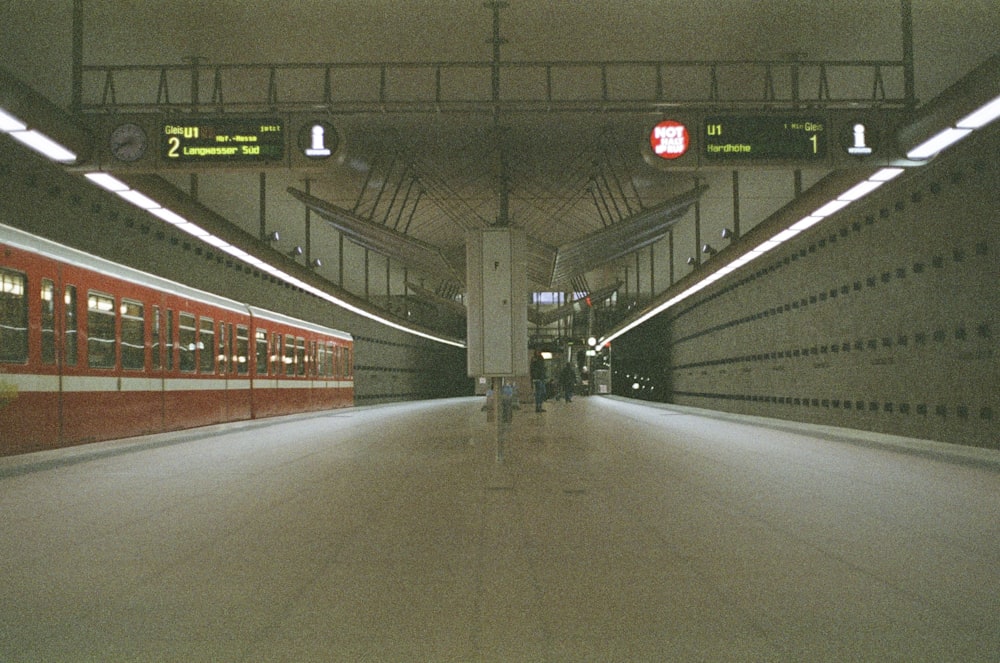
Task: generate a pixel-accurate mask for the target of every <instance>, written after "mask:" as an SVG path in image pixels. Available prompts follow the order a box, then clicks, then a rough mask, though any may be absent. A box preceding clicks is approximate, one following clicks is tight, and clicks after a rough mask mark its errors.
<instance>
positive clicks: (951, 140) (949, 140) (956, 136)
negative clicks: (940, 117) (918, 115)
mask: <svg viewBox="0 0 1000 663" xmlns="http://www.w3.org/2000/svg"><path fill="white" fill-rule="evenodd" d="M971 133H972V129H955V128H953V127H949V128H947V129H945V130H944V131H940V132H938V133H936V134H934V135H933V136H931V137H930V138H928V139H927V140H925V141H924V142H922V143H920V145H917V146H916V147H914V148H913V149H911V150H910V151H909V152H907V153H906V158H907V159H930V158H931V157H932V156H934V155H935V154H937V153H938V152H940V151H941V150H943V149H945V148H946V147H951V146H952V145H954V144H955V143H957V142H958V141H960V140H962V139H963V138H965V137H966V136H968V135H969V134H971Z"/></svg>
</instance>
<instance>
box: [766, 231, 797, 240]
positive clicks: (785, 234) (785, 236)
mask: <svg viewBox="0 0 1000 663" xmlns="http://www.w3.org/2000/svg"><path fill="white" fill-rule="evenodd" d="M798 234H799V231H798V230H792V229H791V228H788V229H786V230H782V231H781V232H780V233H778V234H777V235H775V236H774V237H772V238H771V241H772V242H784V241H785V240H789V239H791V238H793V237H795V236H796V235H798Z"/></svg>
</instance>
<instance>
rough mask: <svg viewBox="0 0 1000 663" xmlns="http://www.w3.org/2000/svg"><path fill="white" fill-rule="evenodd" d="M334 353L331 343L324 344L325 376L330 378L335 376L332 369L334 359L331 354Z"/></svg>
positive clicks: (334, 349)
mask: <svg viewBox="0 0 1000 663" xmlns="http://www.w3.org/2000/svg"><path fill="white" fill-rule="evenodd" d="M335 351H336V347H335V346H334V345H333V343H327V344H326V374H327V375H329V376H330V377H333V376H335V375H336V373H335V372H334V369H333V357H334V355H333V353H334V352H335Z"/></svg>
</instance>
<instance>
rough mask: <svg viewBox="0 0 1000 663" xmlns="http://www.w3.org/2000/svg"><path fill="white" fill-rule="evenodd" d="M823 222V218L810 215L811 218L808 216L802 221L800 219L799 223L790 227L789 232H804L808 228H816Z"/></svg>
mask: <svg viewBox="0 0 1000 663" xmlns="http://www.w3.org/2000/svg"><path fill="white" fill-rule="evenodd" d="M822 220H823V217H821V216H812V215H810V216H807V217H803V218H802V219H799V220H798V221H796V222H795V223H793V224H792V225H790V226H788V229H789V230H798V231H802V230H805V229H806V228H812V227H813V226H815V225H816V224H817V223H819V222H820V221H822Z"/></svg>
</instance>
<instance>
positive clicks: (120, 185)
mask: <svg viewBox="0 0 1000 663" xmlns="http://www.w3.org/2000/svg"><path fill="white" fill-rule="evenodd" d="M84 177H86V178H87V179H88V180H90V181H91V182H93V183H94V184H96V185H97V186H99V187H101V188H102V189H107V190H108V191H112V192H114V193H118V192H119V191H128V189H129V186H128V185H127V184H125V183H124V182H122V181H121V180H120V179H118V178H117V177H114V176H113V175H108V174H107V173H87V174H86V175H84Z"/></svg>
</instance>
